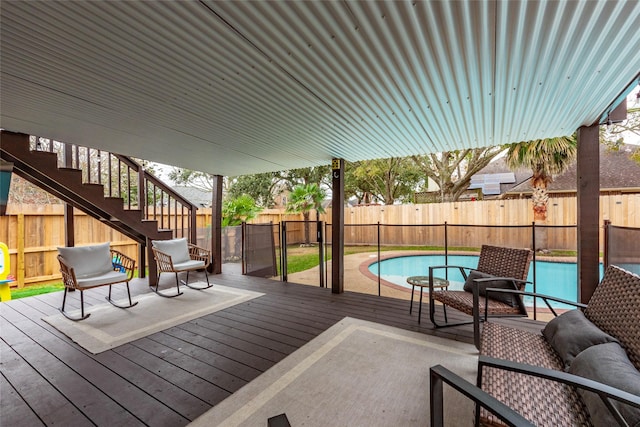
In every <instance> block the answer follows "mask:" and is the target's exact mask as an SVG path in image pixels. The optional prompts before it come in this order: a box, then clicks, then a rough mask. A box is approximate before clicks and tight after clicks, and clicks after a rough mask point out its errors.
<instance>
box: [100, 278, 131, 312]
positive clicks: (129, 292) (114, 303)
mask: <svg viewBox="0 0 640 427" xmlns="http://www.w3.org/2000/svg"><path fill="white" fill-rule="evenodd" d="M126 283H127V296H128V297H129V305H121V304H118V303H117V302H115V301H114V300H112V299H111V285H109V296H107V297H106V299H107V301H109V302H110V303H111V304H112V305H113V306H115V307H118V308H131V307H133V306H134V305H138V301H136V302H134V303H132V302H131V291H130V290H129V282H126Z"/></svg>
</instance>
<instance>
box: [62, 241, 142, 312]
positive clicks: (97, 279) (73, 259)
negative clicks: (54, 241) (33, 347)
mask: <svg viewBox="0 0 640 427" xmlns="http://www.w3.org/2000/svg"><path fill="white" fill-rule="evenodd" d="M58 252H59V255H58V262H59V263H60V273H62V281H63V282H64V295H63V297H62V307H61V308H60V312H62V314H64V316H65V317H67V318H68V319H71V320H84V319H86V318H87V317H89V316H90V315H91V313H88V314H85V313H84V291H85V290H87V289H91V288H96V287H98V286H109V295H108V296H107V297H106V298H107V301H109V302H110V303H111V304H113V305H114V306H116V307H118V308H130V307H133V306H134V305H136V304H138V302H135V303H134V302H131V292H130V290H129V281H130V280H131V279H132V278H133V273H134V271H135V268H136V262H135V260H133V259H132V258H129V257H128V256H126V255H124V254H123V253H121V252H118V251H116V250H114V249H110V247H109V243H104V244H100V245H92V246H79V247H67V248H58ZM116 283H125V285H126V287H127V296H128V298H129V304H127V305H122V304H119V303H117V302H115V301H114V300H112V299H111V286H112V285H114V284H116ZM69 290H78V291H80V316H79V317H73V316H71V315H70V314H69V313H67V312H66V311H65V309H64V306H65V303H66V302H67V292H68V291H69Z"/></svg>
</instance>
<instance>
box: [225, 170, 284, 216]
mask: <svg viewBox="0 0 640 427" xmlns="http://www.w3.org/2000/svg"><path fill="white" fill-rule="evenodd" d="M279 182H280V178H279V173H278V172H267V173H258V174H254V175H241V176H236V177H233V178H230V179H229V191H228V193H227V196H228V197H229V198H236V197H239V196H241V195H243V194H248V195H250V196H251V197H253V199H254V200H255V201H256V204H257V205H258V206H261V207H263V208H270V207H272V206H273V204H274V198H275V196H276V194H274V193H275V190H276V188H277V186H278V183H279Z"/></svg>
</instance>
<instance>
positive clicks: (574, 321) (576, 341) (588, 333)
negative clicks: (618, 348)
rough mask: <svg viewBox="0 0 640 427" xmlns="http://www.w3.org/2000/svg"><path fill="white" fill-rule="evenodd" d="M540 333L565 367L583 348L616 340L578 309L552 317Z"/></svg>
mask: <svg viewBox="0 0 640 427" xmlns="http://www.w3.org/2000/svg"><path fill="white" fill-rule="evenodd" d="M542 335H544V337H545V338H546V340H547V342H548V343H549V344H550V345H551V347H553V349H554V350H555V351H556V352H557V353H558V354H559V355H560V358H561V359H562V360H563V361H564V364H565V366H566V367H567V368H568V367H569V366H570V365H571V362H572V361H573V359H574V358H575V357H576V356H577V355H578V354H580V353H581V352H582V351H583V350H586V349H587V348H589V347H591V346H594V345H597V344H605V343H608V342H615V343H617V342H618V340H617V339H615V338H614V337H612V336H611V335H609V334H607V333H605V332H604V331H602V330H601V329H600V328H598V327H597V326H596V325H594V324H593V323H591V321H590V320H589V319H587V318H586V317H585V316H584V313H583V312H582V311H580V310H569V311H567V312H565V313H562V314H561V315H560V316H558V317H556V318H554V319H553V320H551V321H550V322H549V323H547V325H546V326H545V327H544V329H543V330H542Z"/></svg>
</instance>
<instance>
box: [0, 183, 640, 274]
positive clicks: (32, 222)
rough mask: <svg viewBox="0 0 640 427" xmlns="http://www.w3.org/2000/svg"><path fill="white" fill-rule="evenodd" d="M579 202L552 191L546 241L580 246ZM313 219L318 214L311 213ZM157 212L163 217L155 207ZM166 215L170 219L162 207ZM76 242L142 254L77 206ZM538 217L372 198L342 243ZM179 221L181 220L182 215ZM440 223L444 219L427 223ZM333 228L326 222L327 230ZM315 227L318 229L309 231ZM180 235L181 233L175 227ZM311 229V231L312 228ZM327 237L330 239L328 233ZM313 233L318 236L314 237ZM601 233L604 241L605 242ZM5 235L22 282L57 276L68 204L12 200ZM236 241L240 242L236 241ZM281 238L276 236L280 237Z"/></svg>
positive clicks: (272, 216)
mask: <svg viewBox="0 0 640 427" xmlns="http://www.w3.org/2000/svg"><path fill="white" fill-rule="evenodd" d="M576 211H577V204H576V198H575V197H555V198H554V197H551V198H550V200H549V208H548V220H547V224H548V225H551V226H566V228H564V227H563V228H554V229H553V232H550V233H549V234H548V247H549V248H552V249H559V250H576V248H577V240H576V239H577V233H576V229H575V226H576V224H577V219H576V218H577V214H576ZM639 212H640V194H619V195H607V196H601V197H600V222H601V223H602V222H603V221H604V220H605V219H608V220H610V221H611V223H612V224H613V225H616V226H622V227H635V228H640V213H639ZM311 216H312V217H314V218H315V215H313V214H312V215H311ZM158 218H160V215H159V212H158ZM163 218H164V219H163V221H164V222H165V223H166V222H168V217H167V215H166V214H165V215H164V217H163ZM330 218H331V209H327V212H325V213H324V214H321V215H320V220H322V221H325V223H326V221H327V219H329V220H330ZM300 220H302V215H301V214H287V213H285V212H284V210H278V209H266V210H264V211H262V212H261V213H260V214H259V215H258V216H257V217H256V218H255V219H253V220H252V221H250V222H251V223H268V222H272V223H273V224H279V223H280V222H281V221H300ZM74 221H75V242H76V244H77V245H85V244H91V243H101V242H111V244H112V245H113V246H115V247H116V248H117V249H118V250H120V251H122V252H123V253H125V254H126V255H128V256H130V257H132V258H134V259H137V257H138V248H137V244H136V243H135V242H134V241H133V240H130V239H128V238H127V237H126V236H124V235H123V234H122V233H119V232H118V231H116V230H113V229H111V228H110V227H108V226H107V225H105V224H103V223H101V222H100V221H97V220H95V219H93V218H91V217H89V216H88V215H85V214H83V213H82V212H78V211H76V212H75V215H74ZM532 221H533V210H532V205H531V200H530V199H513V200H480V201H473V202H452V203H438V204H435V203H434V204H410V205H392V206H382V205H371V206H359V207H351V208H346V209H345V244H346V245H376V244H377V239H378V229H377V224H378V223H380V224H384V225H391V224H402V225H423V226H422V227H387V226H385V227H381V232H380V236H381V244H382V245H430V246H443V245H444V227H443V226H442V224H444V223H445V222H447V224H449V227H448V238H449V245H451V246H463V247H479V246H480V245H481V244H482V243H487V242H489V243H493V244H497V245H506V246H516V247H530V246H531V236H530V234H531V232H530V229H523V230H526V231H519V230H518V229H515V228H505V229H498V228H493V229H491V228H489V227H487V228H486V229H481V228H475V227H473V228H469V227H455V225H474V224H476V225H477V224H481V225H487V226H490V225H502V226H504V225H525V226H530V225H531V224H532ZM177 222H178V223H179V224H180V223H182V221H181V220H180V219H178V220H177ZM428 224H440V226H437V227H436V226H427V225H428ZM196 226H197V228H198V242H199V243H200V244H203V245H209V244H210V237H209V231H208V230H209V229H210V226H211V209H204V208H203V209H198V211H197V214H196ZM326 231H327V232H328V231H329V228H328V229H327V230H326ZM312 232H313V230H312ZM178 234H180V233H178ZM312 234H313V233H312ZM325 234H326V235H325V241H326V242H330V241H331V235H330V233H325ZM311 237H312V240H315V236H313V235H312V236H311ZM602 238H603V235H602V232H601V244H600V246H601V247H602V243H603V241H602ZM279 239H280V236H279V232H278V227H274V240H275V241H276V242H279ZM0 241H2V242H4V243H6V244H7V246H8V247H9V253H10V258H11V259H10V262H11V274H13V275H14V276H15V277H16V278H17V283H18V286H24V285H25V284H33V283H45V282H51V281H59V280H60V279H59V278H60V274H59V266H58V262H57V260H56V254H57V249H56V248H57V247H58V246H64V209H63V205H10V206H8V208H7V215H5V216H2V217H0ZM303 241H304V225H303V224H302V223H298V222H290V223H289V226H288V228H287V242H288V243H289V244H297V243H302V242H303ZM238 242H239V241H238ZM277 244H278V243H277Z"/></svg>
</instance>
